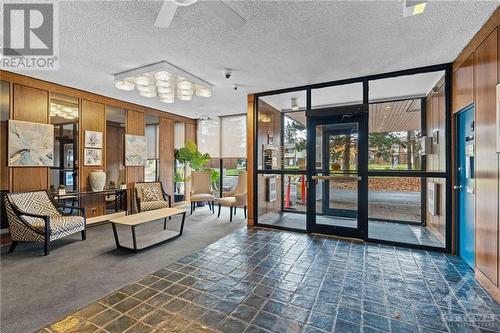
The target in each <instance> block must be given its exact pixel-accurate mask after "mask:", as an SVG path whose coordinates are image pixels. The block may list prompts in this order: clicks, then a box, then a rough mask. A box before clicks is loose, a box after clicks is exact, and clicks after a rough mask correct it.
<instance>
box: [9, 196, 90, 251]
mask: <svg viewBox="0 0 500 333" xmlns="http://www.w3.org/2000/svg"><path fill="white" fill-rule="evenodd" d="M64 208H68V209H77V210H79V211H80V216H74V215H69V214H66V213H65V212H64V211H63V210H62V209H64ZM5 209H6V211H7V219H8V221H9V231H10V236H11V238H12V245H11V246H10V249H9V253H12V252H13V251H14V249H15V248H16V245H17V244H18V242H42V243H44V252H45V255H48V254H49V242H50V241H53V240H56V239H59V238H62V237H65V236H68V235H71V234H74V233H77V232H81V233H82V240H85V238H86V231H85V228H86V221H85V208H83V207H77V206H65V205H60V204H58V203H57V202H55V201H54V200H53V199H52V198H51V197H50V196H49V194H48V192H47V191H34V192H20V193H10V194H7V195H6V196H5Z"/></svg>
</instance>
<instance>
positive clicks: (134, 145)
mask: <svg viewBox="0 0 500 333" xmlns="http://www.w3.org/2000/svg"><path fill="white" fill-rule="evenodd" d="M146 162H147V143H146V137H145V136H141V135H131V134H125V166H145V165H146Z"/></svg>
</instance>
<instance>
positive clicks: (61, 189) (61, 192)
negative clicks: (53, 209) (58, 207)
mask: <svg viewBox="0 0 500 333" xmlns="http://www.w3.org/2000/svg"><path fill="white" fill-rule="evenodd" d="M57 194H59V195H65V194H66V186H64V185H59V188H58V190H57Z"/></svg>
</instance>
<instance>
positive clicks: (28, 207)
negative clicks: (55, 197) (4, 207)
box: [9, 191, 62, 216]
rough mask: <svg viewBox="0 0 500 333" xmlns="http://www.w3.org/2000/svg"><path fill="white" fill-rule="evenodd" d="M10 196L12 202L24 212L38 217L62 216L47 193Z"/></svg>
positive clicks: (26, 193)
mask: <svg viewBox="0 0 500 333" xmlns="http://www.w3.org/2000/svg"><path fill="white" fill-rule="evenodd" d="M9 196H10V198H11V200H12V202H13V203H14V204H15V205H16V206H17V207H18V208H19V209H20V210H21V211H23V212H27V213H31V214H37V215H48V216H62V214H61V212H60V211H58V210H57V208H56V207H54V205H53V204H52V201H51V200H50V198H49V196H48V194H47V192H45V191H36V192H23V193H11V194H9Z"/></svg>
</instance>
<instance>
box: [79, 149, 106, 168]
mask: <svg viewBox="0 0 500 333" xmlns="http://www.w3.org/2000/svg"><path fill="white" fill-rule="evenodd" d="M83 155H84V156H83V165H85V166H97V165H102V150H101V149H96V148H85V149H84V153H83Z"/></svg>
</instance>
